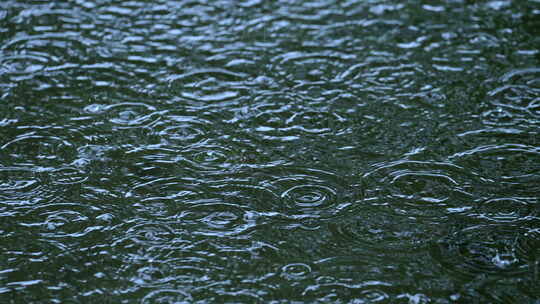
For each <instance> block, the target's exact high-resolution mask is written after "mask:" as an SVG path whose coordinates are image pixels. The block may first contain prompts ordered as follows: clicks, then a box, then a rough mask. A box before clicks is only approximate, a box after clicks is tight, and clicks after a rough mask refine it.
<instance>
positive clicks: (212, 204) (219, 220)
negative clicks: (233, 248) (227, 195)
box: [177, 200, 257, 237]
mask: <svg viewBox="0 0 540 304" xmlns="http://www.w3.org/2000/svg"><path fill="white" fill-rule="evenodd" d="M177 221H179V222H181V224H182V225H185V226H186V228H185V229H188V230H189V231H191V233H192V234H195V235H198V234H200V235H206V236H217V237H224V236H233V235H234V236H236V235H239V234H242V233H246V231H249V230H250V229H251V228H253V227H255V226H256V225H257V217H256V215H255V213H253V212H251V211H249V210H248V209H246V208H244V207H242V206H240V205H237V204H232V203H227V202H222V201H219V200H208V201H200V200H198V201H195V202H192V203H191V204H190V206H189V207H187V208H185V210H183V211H182V212H180V214H178V216H177Z"/></svg>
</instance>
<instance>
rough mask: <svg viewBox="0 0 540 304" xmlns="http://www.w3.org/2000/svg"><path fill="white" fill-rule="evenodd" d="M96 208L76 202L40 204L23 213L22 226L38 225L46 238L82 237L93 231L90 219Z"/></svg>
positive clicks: (95, 212) (93, 216)
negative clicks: (23, 220)
mask: <svg viewBox="0 0 540 304" xmlns="http://www.w3.org/2000/svg"><path fill="white" fill-rule="evenodd" d="M98 211H99V209H98V208H95V207H88V206H85V205H82V204H76V203H54V204H46V205H40V206H38V207H34V208H32V209H31V210H29V211H28V212H27V213H26V214H25V222H24V224H23V225H24V226H27V227H40V228H41V230H40V232H41V235H42V236H45V237H48V238H63V237H77V238H78V237H83V236H85V235H87V234H88V233H90V232H91V231H93V229H91V227H92V225H93V221H92V219H93V218H95V216H96V215H97V212H98Z"/></svg>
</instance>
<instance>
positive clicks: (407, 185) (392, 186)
mask: <svg viewBox="0 0 540 304" xmlns="http://www.w3.org/2000/svg"><path fill="white" fill-rule="evenodd" d="M363 178H364V182H365V183H366V184H369V189H368V190H367V191H366V193H367V195H368V196H369V197H370V198H372V199H374V200H377V201H381V200H383V201H385V203H390V205H391V206H392V208H394V211H395V212H397V213H402V212H404V210H406V212H407V215H414V216H419V217H431V218H434V219H437V218H440V217H441V216H443V215H445V214H446V213H447V212H456V211H458V210H466V209H467V208H468V207H467V205H465V202H470V200H471V196H472V194H470V193H469V191H471V190H472V189H471V187H470V184H471V183H472V184H480V183H481V182H482V181H481V180H480V178H479V177H478V176H475V175H474V174H471V173H469V172H467V170H464V169H463V168H462V167H459V166H456V165H453V164H451V163H443V162H423V161H411V160H402V161H395V162H390V163H381V164H378V165H376V169H374V170H372V171H370V172H368V173H366V174H364V176H363ZM465 207H467V208H465ZM460 208H461V209H460Z"/></svg>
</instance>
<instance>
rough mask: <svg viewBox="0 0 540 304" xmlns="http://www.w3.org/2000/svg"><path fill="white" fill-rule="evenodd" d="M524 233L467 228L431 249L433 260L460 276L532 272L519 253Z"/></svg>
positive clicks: (499, 227)
mask: <svg viewBox="0 0 540 304" xmlns="http://www.w3.org/2000/svg"><path fill="white" fill-rule="evenodd" d="M522 238H523V235H522V229H521V228H519V227H516V226H508V225H478V226H473V227H468V228H465V229H463V230H461V231H458V232H457V233H455V234H453V235H451V236H450V237H448V238H447V239H445V240H443V241H440V242H439V243H438V244H436V245H434V246H432V248H431V256H432V257H433V259H434V260H436V261H437V262H439V263H440V264H441V265H442V266H443V267H444V268H446V269H447V270H449V271H451V272H452V273H455V274H456V275H458V276H465V277H471V278H472V277H475V276H477V275H478V274H486V273H490V274H500V275H502V274H504V275H516V274H523V273H526V272H527V271H529V269H528V265H529V261H528V260H527V257H526V256H523V255H522V254H521V253H520V252H519V251H518V250H517V249H518V246H517V245H518V243H519V240H520V239H522Z"/></svg>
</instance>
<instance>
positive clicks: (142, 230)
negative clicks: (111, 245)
mask: <svg viewBox="0 0 540 304" xmlns="http://www.w3.org/2000/svg"><path fill="white" fill-rule="evenodd" d="M126 233H127V238H129V239H130V240H132V241H133V242H135V243H137V244H141V245H152V246H155V245H164V244H167V243H170V242H171V241H172V240H173V239H174V238H175V233H174V231H173V229H171V228H170V227H169V226H168V225H166V224H163V223H142V224H138V225H135V226H133V227H131V228H129V229H128V230H127V232H126Z"/></svg>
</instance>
